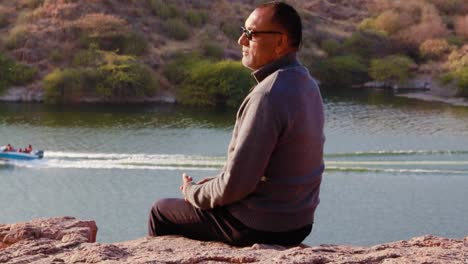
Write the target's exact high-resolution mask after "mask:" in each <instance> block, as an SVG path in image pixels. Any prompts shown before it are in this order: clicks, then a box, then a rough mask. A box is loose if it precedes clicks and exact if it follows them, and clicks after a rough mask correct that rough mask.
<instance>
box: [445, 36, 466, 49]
mask: <svg viewBox="0 0 468 264" xmlns="http://www.w3.org/2000/svg"><path fill="white" fill-rule="evenodd" d="M447 42H448V44H449V45H453V46H456V47H458V48H459V47H461V46H463V45H464V44H465V40H464V39H463V38H462V37H459V36H450V37H448V38H447Z"/></svg>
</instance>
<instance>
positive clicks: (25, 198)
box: [0, 93, 468, 245]
mask: <svg viewBox="0 0 468 264" xmlns="http://www.w3.org/2000/svg"><path fill="white" fill-rule="evenodd" d="M325 101H326V102H325V106H326V116H327V123H326V136H327V141H326V145H325V152H326V157H325V161H326V166H327V170H326V172H325V174H324V181H323V185H322V191H321V204H320V206H319V209H318V211H317V214H316V223H315V225H314V230H313V232H312V234H311V235H310V236H309V237H308V238H307V240H306V243H308V244H310V245H317V244H355V245H370V244H376V243H382V242H389V241H394V240H401V239H408V238H411V237H413V236H419V235H424V234H434V235H440V236H446V237H453V238H461V237H464V236H467V235H468V225H467V224H466V223H467V222H468V209H467V208H468V207H467V203H468V192H467V190H468V108H460V107H452V106H448V105H443V104H433V103H427V102H419V101H415V100H408V99H401V98H394V97H392V96H391V95H385V94H382V93H371V94H362V95H354V96H341V97H336V96H331V95H330V96H325ZM234 115H235V113H234V112H232V111H219V110H213V109H211V110H209V109H208V110H207V109H205V110H203V109H194V108H182V107H177V106H80V107H70V106H68V107H57V106H44V105H38V104H31V105H24V104H7V103H0V144H7V143H12V144H14V145H16V146H18V147H22V146H24V145H26V144H28V143H31V144H33V147H36V148H40V149H44V150H45V158H44V160H41V161H33V162H13V163H5V162H3V163H0V223H13V222H19V221H29V220H30V219H33V218H38V217H41V218H42V217H54V216H64V215H70V216H75V217H78V218H81V219H94V220H96V222H97V224H98V227H99V232H98V241H100V242H116V241H124V240H130V239H134V238H138V237H141V236H144V235H145V234H146V220H147V212H148V209H149V208H150V206H151V205H152V203H153V202H154V201H155V200H157V199H159V198H163V197H180V194H179V191H178V186H179V183H180V175H181V173H182V172H187V173H189V174H190V175H192V176H193V177H194V178H202V177H204V176H210V175H215V174H216V173H217V172H218V170H219V169H220V168H221V167H222V165H223V162H224V160H225V151H226V148H227V144H228V141H229V139H230V136H231V129H232V126H233V122H234Z"/></svg>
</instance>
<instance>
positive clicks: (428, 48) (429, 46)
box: [419, 39, 450, 59]
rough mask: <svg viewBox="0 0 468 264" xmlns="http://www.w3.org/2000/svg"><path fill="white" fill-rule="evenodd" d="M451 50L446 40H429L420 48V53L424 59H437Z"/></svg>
mask: <svg viewBox="0 0 468 264" xmlns="http://www.w3.org/2000/svg"><path fill="white" fill-rule="evenodd" d="M449 50H450V47H449V44H448V42H447V40H445V39H428V40H426V41H424V42H423V43H422V44H421V46H420V47H419V52H420V53H421V55H422V56H423V57H424V58H428V59H437V58H440V57H441V56H442V55H444V54H445V53H447V52H448V51H449Z"/></svg>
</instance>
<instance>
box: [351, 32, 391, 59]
mask: <svg viewBox="0 0 468 264" xmlns="http://www.w3.org/2000/svg"><path fill="white" fill-rule="evenodd" d="M342 49H343V51H344V53H346V54H349V53H352V54H356V55H358V56H360V57H362V58H371V57H381V56H385V55H387V54H389V52H391V50H392V42H391V40H389V39H388V38H387V37H386V36H385V35H383V34H380V33H378V32H374V31H356V32H354V33H353V34H352V35H351V37H349V38H347V39H346V40H345V42H344V43H343V47H342Z"/></svg>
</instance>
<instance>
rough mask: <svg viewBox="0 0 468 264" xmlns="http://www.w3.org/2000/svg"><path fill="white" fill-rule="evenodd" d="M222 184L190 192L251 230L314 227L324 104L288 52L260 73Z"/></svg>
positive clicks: (188, 195)
mask: <svg viewBox="0 0 468 264" xmlns="http://www.w3.org/2000/svg"><path fill="white" fill-rule="evenodd" d="M253 76H254V77H255V79H256V80H257V82H258V84H257V85H256V86H255V88H254V89H253V90H252V91H251V92H250V94H249V95H247V97H246V98H245V100H244V102H243V103H242V105H241V106H240V108H239V111H238V113H237V119H236V124H235V126H234V131H233V134H232V139H231V143H230V144H229V149H228V153H227V161H226V164H225V166H224V168H223V170H222V172H221V173H220V174H219V175H218V177H215V178H213V179H212V180H210V181H208V182H206V183H203V184H195V183H192V184H190V185H189V186H188V187H187V188H186V189H185V196H186V198H187V200H188V201H189V202H190V203H191V204H193V205H194V206H196V207H199V208H202V209H210V208H214V207H217V206H226V207H227V208H228V210H229V212H231V214H232V215H233V216H234V217H236V218H237V219H239V220H240V221H241V222H242V223H244V224H245V225H246V226H249V227H251V228H254V229H257V230H263V231H272V232H281V231H289V230H293V229H297V228H300V227H303V226H305V225H308V224H311V223H313V221H314V211H315V209H316V207H317V205H318V204H319V188H320V183H321V179H322V172H323V170H324V163H323V144H324V141H325V137H324V133H323V123H324V114H323V105H322V98H321V95H320V91H319V89H318V87H317V84H316V82H315V81H314V80H313V79H312V77H311V76H310V74H309V72H308V70H307V69H306V68H305V67H303V66H302V65H301V64H300V63H299V62H298V61H297V59H296V53H290V54H287V55H286V56H284V57H282V58H280V59H279V60H277V61H274V62H272V63H270V64H268V65H266V66H264V67H262V68H261V69H259V70H257V71H255V72H254V73H253Z"/></svg>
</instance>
